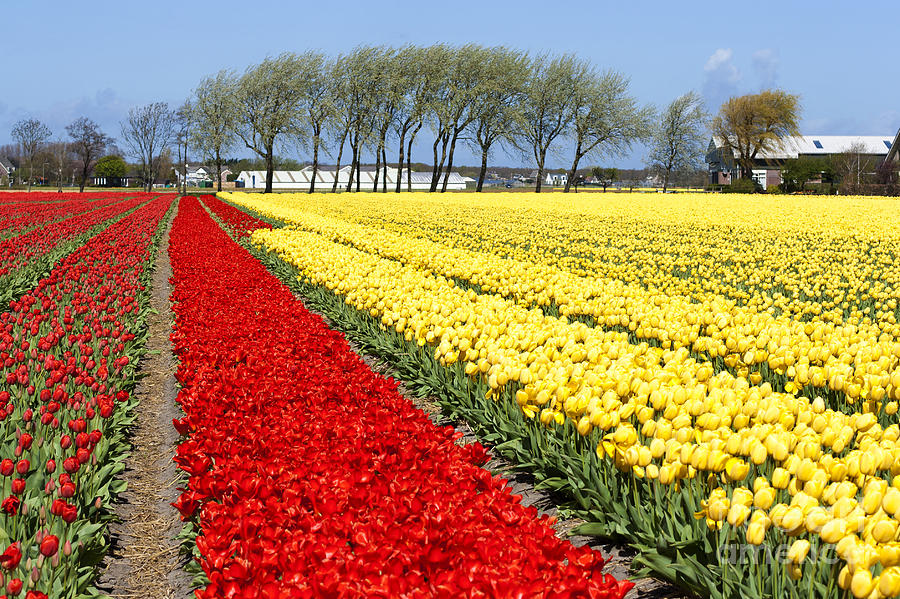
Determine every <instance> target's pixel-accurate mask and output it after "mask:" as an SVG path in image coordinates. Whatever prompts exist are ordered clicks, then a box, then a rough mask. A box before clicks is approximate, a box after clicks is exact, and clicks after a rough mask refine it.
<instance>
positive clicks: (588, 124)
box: [565, 64, 653, 192]
mask: <svg viewBox="0 0 900 599" xmlns="http://www.w3.org/2000/svg"><path fill="white" fill-rule="evenodd" d="M576 73H577V76H578V77H579V79H580V80H581V81H580V82H579V84H578V85H577V86H576V88H575V94H574V96H573V105H572V137H573V139H574V141H575V158H574V159H573V161H572V167H571V168H570V169H569V173H568V178H567V180H566V186H565V191H566V192H568V191H569V187H570V186H571V184H572V182H573V181H574V180H575V175H576V173H577V171H578V163H579V162H580V161H581V159H582V158H584V157H585V156H587V155H589V154H597V153H599V154H603V155H605V156H607V157H614V156H621V155H622V154H624V153H625V152H626V151H627V150H629V149H630V148H631V144H632V143H633V142H634V141H635V140H639V139H645V138H646V137H648V136H649V134H650V129H651V122H652V118H653V109H652V108H650V107H646V108H641V107H639V106H638V104H637V101H636V100H635V99H634V98H633V97H631V96H630V95H628V79H627V78H626V77H624V76H623V75H621V74H619V73H616V72H614V71H607V72H605V73H603V74H602V75H600V76H597V75H596V74H594V73H593V71H592V69H591V68H590V66H589V65H587V64H583V65H581V66H580V67H577V68H576Z"/></svg>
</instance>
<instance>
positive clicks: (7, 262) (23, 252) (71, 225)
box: [0, 194, 153, 276]
mask: <svg viewBox="0 0 900 599" xmlns="http://www.w3.org/2000/svg"><path fill="white" fill-rule="evenodd" d="M137 195H138V197H136V198H133V199H129V200H124V201H120V202H117V203H114V204H112V205H109V206H105V207H103V208H99V209H97V210H92V211H90V212H86V213H84V214H79V215H78V216H73V217H70V218H66V219H64V220H60V221H57V222H54V223H51V224H48V225H46V226H43V227H39V228H36V229H33V230H31V231H29V232H28V233H25V234H24V235H18V236H16V237H10V238H8V239H4V240H3V241H0V276H3V275H5V274H7V273H8V272H11V271H13V270H15V269H17V268H19V267H21V266H23V265H25V264H27V263H28V261H29V260H31V259H33V258H35V257H36V256H41V255H43V254H45V253H46V252H48V251H49V250H51V249H52V248H53V247H55V246H56V245H57V244H59V243H62V242H64V241H66V240H67V239H72V238H74V237H77V236H78V235H81V234H82V233H86V232H87V231H88V230H90V229H91V227H93V226H95V225H98V224H100V223H102V222H104V221H106V220H109V219H110V218H112V217H114V216H116V215H117V214H121V213H123V212H126V211H128V210H131V209H132V208H135V207H136V206H139V205H140V204H142V203H144V202H146V201H148V200H149V199H150V198H152V197H153V195H150V194H137Z"/></svg>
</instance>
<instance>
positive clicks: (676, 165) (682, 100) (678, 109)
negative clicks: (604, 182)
mask: <svg viewBox="0 0 900 599" xmlns="http://www.w3.org/2000/svg"><path fill="white" fill-rule="evenodd" d="M707 118H708V116H707V114H706V111H705V110H704V109H703V98H701V97H700V95H699V94H697V93H696V92H693V91H691V92H688V93H686V94H684V95H683V96H679V97H678V98H675V99H674V100H673V101H672V103H671V104H669V105H668V106H667V107H666V109H665V110H664V111H663V113H662V115H660V119H659V121H658V123H657V124H656V126H655V127H654V128H653V136H652V145H651V147H650V156H649V159H648V166H649V167H650V169H651V170H652V171H653V172H654V173H655V174H657V175H659V176H661V177H662V179H663V192H665V191H666V190H667V189H668V188H669V182H670V180H671V178H672V173H673V172H680V171H692V170H696V169H697V168H699V166H700V159H701V157H702V156H703V152H704V150H705V144H704V141H705V139H706V138H705V137H704V123H705V122H706V119H707Z"/></svg>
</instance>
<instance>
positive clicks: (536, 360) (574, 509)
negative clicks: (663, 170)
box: [0, 192, 900, 599]
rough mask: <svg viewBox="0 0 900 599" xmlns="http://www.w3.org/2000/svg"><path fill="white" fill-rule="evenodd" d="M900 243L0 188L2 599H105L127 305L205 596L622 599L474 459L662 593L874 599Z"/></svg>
mask: <svg viewBox="0 0 900 599" xmlns="http://www.w3.org/2000/svg"><path fill="white" fill-rule="evenodd" d="M160 256H163V257H164V258H165V265H166V268H169V267H171V277H169V275H168V274H164V273H167V272H168V270H165V269H163V270H158V271H157V273H158V274H159V277H161V278H162V280H163V281H165V279H166V277H169V278H168V286H165V285H161V283H160V282H159V280H158V279H159V277H158V278H157V279H154V278H153V277H152V276H151V275H152V273H153V272H154V269H156V268H157V263H156V260H158V259H160V258H159V257H160ZM898 256H900V204H898V202H897V201H895V200H891V199H885V198H867V197H810V196H803V197H795V196H762V195H760V196H738V195H729V196H723V195H713V194H687V193H685V194H674V195H663V194H609V195H606V194H577V195H575V194H566V195H563V194H560V193H548V194H540V195H535V196H531V197H527V196H526V195H525V194H515V193H493V194H484V195H482V194H446V195H444V194H427V193H405V194H374V193H355V194H291V193H280V194H266V195H263V194H253V193H242V192H234V193H220V194H218V195H217V196H212V195H206V196H201V197H199V198H196V197H181V198H177V199H176V197H175V196H174V195H171V194H168V195H166V194H148V193H140V192H133V193H123V192H116V193H97V194H90V193H85V194H51V193H30V194H29V193H3V194H0V302H2V305H0V368H2V369H0V377H2V380H0V519H2V522H3V525H2V526H0V599H2V598H4V597H20V596H21V597H26V598H27V599H42V598H48V597H53V598H56V597H66V598H80V597H93V596H97V595H102V594H103V593H104V591H103V590H102V589H99V588H98V587H97V584H98V580H99V577H100V575H101V573H102V572H103V571H104V568H105V566H104V564H106V563H108V562H109V561H110V560H114V559H116V557H115V555H113V554H114V553H115V552H112V553H111V552H110V547H111V546H112V545H113V543H114V539H112V538H111V536H110V535H111V532H110V528H109V524H110V522H112V521H114V520H116V519H117V518H118V517H119V516H118V515H117V514H118V512H117V508H116V501H117V497H119V496H120V495H121V494H122V493H123V491H124V490H125V489H126V486H127V485H128V482H127V478H128V471H127V468H128V464H129V461H128V460H129V452H130V451H131V445H130V435H131V434H132V433H131V431H132V430H133V428H132V427H133V426H134V423H135V421H136V419H138V417H139V416H140V415H141V409H142V405H141V402H140V401H139V399H138V398H140V397H142V395H141V393H143V391H140V392H139V391H138V390H139V389H142V388H141V387H140V385H141V380H142V377H143V374H141V373H140V371H139V368H140V365H141V363H142V358H143V357H144V356H145V355H155V353H156V352H153V353H152V354H147V351H148V350H147V347H146V345H147V342H148V337H149V336H150V333H149V331H150V328H149V327H148V322H150V321H149V320H148V319H150V318H156V320H153V321H152V322H153V323H158V322H160V319H161V318H162V317H161V316H159V315H158V314H157V313H156V312H155V311H154V310H151V309H150V303H149V298H150V295H151V287H152V291H153V292H154V293H158V292H159V290H160V289H163V290H165V295H162V296H159V295H154V296H153V297H154V298H157V297H162V298H163V301H164V302H165V297H167V296H168V297H169V299H170V302H171V306H172V311H171V316H167V317H166V318H165V327H164V328H165V329H166V330H171V335H170V341H171V351H172V353H173V355H174V361H173V364H174V365H177V370H176V369H175V366H173V367H172V370H171V371H170V372H174V375H172V374H171V373H170V374H169V376H170V377H171V376H174V378H173V379H172V380H173V381H177V396H176V391H173V392H172V394H171V395H170V396H169V398H170V399H169V400H168V402H169V404H172V403H173V402H177V405H178V406H179V407H178V410H179V412H178V413H179V414H180V417H178V418H175V420H174V421H173V422H172V423H171V426H172V427H173V428H172V429H169V430H173V431H177V433H173V434H177V435H178V438H179V440H178V443H177V446H176V445H174V444H173V446H172V448H171V450H172V451H171V453H170V454H169V455H170V456H174V462H175V464H177V466H178V469H179V472H180V473H181V474H180V476H181V479H180V480H179V481H177V482H178V485H177V486H178V490H177V491H173V495H172V498H175V497H177V499H175V500H174V502H173V503H172V505H171V513H172V518H173V519H180V521H182V522H183V526H184V528H183V531H182V534H181V535H180V536H179V537H178V539H177V540H173V543H176V544H177V545H178V546H180V547H181V550H182V551H183V552H184V553H183V555H184V561H185V562H186V566H185V568H186V569H188V570H189V571H190V573H191V574H193V575H194V584H195V587H196V588H195V590H194V591H193V592H194V595H195V596H196V597H198V598H200V599H212V598H218V597H228V598H248V599H249V598H256V597H259V598H268V597H309V598H312V597H384V598H389V597H457V596H463V597H548V598H550V597H553V598H563V597H573V598H574V597H595V598H610V599H614V598H620V597H624V596H626V594H628V593H629V592H631V593H632V594H629V595H628V596H629V597H630V596H633V594H634V593H635V592H637V591H638V589H637V588H635V590H634V591H632V588H634V587H633V584H632V583H631V582H629V581H626V580H622V579H619V578H617V577H614V576H612V575H610V574H609V573H607V572H606V570H605V568H606V566H607V561H606V558H605V556H604V555H603V554H602V553H601V552H600V551H598V550H596V549H592V548H590V547H589V546H580V547H579V546H575V545H573V544H572V543H571V542H570V541H569V540H566V539H565V538H563V537H561V536H560V534H559V533H557V532H556V531H555V530H554V525H555V518H551V517H549V516H547V515H541V514H540V513H539V512H538V510H537V509H536V508H535V507H533V506H526V504H525V503H523V499H522V497H521V496H519V495H515V494H513V492H512V491H511V487H510V486H509V485H508V484H507V481H506V480H504V479H503V478H501V477H500V476H497V475H495V474H493V473H492V472H491V471H490V470H487V469H485V466H487V465H488V460H489V459H490V458H491V457H492V456H494V457H500V458H503V459H505V460H506V461H507V462H508V463H510V464H511V465H512V467H514V468H517V469H518V470H520V471H522V472H524V473H527V474H528V475H530V476H531V477H533V480H534V481H535V486H536V487H537V488H538V489H546V490H547V491H548V492H549V493H550V494H551V495H550V496H551V497H552V498H553V501H554V502H555V503H556V504H557V505H558V507H559V510H560V514H561V515H562V516H564V517H565V518H576V519H578V523H579V524H578V526H577V528H575V530H574V532H575V533H576V534H578V535H581V536H588V537H595V538H598V539H603V540H605V541H611V542H614V543H618V544H620V545H625V546H628V547H630V548H631V549H632V550H633V552H634V558H633V561H632V564H631V566H632V576H634V577H638V578H640V577H644V576H653V577H656V578H660V579H664V580H667V581H670V582H671V583H673V584H674V585H676V586H678V587H679V588H680V589H681V591H680V592H683V593H684V594H685V595H686V596H698V597H715V598H723V599H724V598H731V597H750V598H763V597H772V598H782V597H796V598H800V597H817V598H835V599H838V598H843V597H850V596H852V597H858V598H862V597H873V598H883V597H894V596H898V595H900V419H898V415H897V413H898V407H900V324H898V317H900V311H898V310H900V308H898V305H897V302H898V296H900V293H898V292H897V291H896V288H897V286H898V285H900V266H898V263H900V262H898V260H897V257H898ZM154 301H157V300H154ZM154 305H155V306H159V304H154ZM154 314H157V315H156V316H154ZM169 320H172V322H169ZM153 326H154V327H156V326H158V325H156V324H154V325H153ZM154 330H157V331H158V330H160V329H158V328H156V329H154ZM152 339H154V340H156V339H157V336H156V335H153V336H152ZM358 354H362V357H361V356H360V355H358ZM364 357H365V360H364V359H363V358H364ZM373 360H374V362H377V363H378V364H380V366H379V372H375V371H373V370H372V368H371V367H370V366H369V364H370V363H373ZM382 371H383V372H386V373H388V374H389V375H390V377H389V376H386V375H385V374H382V373H381V372H382ZM391 377H392V378H391ZM400 383H402V385H401V384H400ZM172 385H173V387H174V386H175V383H172ZM413 396H418V397H422V398H428V401H430V402H432V403H436V404H438V405H439V407H440V408H441V410H442V412H443V413H444V415H445V416H446V417H447V418H449V419H450V420H451V421H454V422H462V421H464V422H466V423H467V425H468V427H470V429H471V430H473V431H474V433H475V434H476V435H477V437H478V438H479V440H480V442H475V443H469V444H463V443H462V442H461V441H460V438H461V436H462V434H461V433H459V432H456V431H455V430H454V428H453V427H450V426H438V425H436V424H434V423H433V422H432V420H431V419H429V417H428V416H427V415H426V414H425V413H424V412H423V411H422V410H420V409H418V408H417V407H416V404H415V403H413ZM173 398H174V399H173ZM163 426H165V427H168V426H169V419H168V417H166V419H165V421H164V423H163ZM482 443H483V445H482ZM166 459H167V460H168V459H169V458H166ZM168 463H169V464H171V463H172V462H171V461H168ZM175 486H176V485H173V486H172V487H171V488H173V489H174V488H175ZM128 488H132V487H128ZM165 501H166V502H168V501H172V499H167V500H165ZM165 506H166V508H167V509H169V507H170V506H169V504H168V503H165ZM180 525H181V524H179V526H180ZM162 529H163V527H160V530H162ZM126 539H127V537H126ZM176 549H177V547H176ZM152 557H153V556H150V555H148V556H147V558H148V560H149V559H151V558H152ZM113 596H131V595H126V594H121V593H120V594H115V593H113ZM637 596H640V595H639V594H638V595H637Z"/></svg>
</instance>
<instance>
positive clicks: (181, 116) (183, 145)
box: [173, 100, 194, 195]
mask: <svg viewBox="0 0 900 599" xmlns="http://www.w3.org/2000/svg"><path fill="white" fill-rule="evenodd" d="M174 116H175V122H174V135H173V137H174V139H173V142H174V143H175V156H176V158H177V159H178V166H176V167H175V172H176V174H177V173H178V172H179V170H181V177H180V179H181V193H182V194H184V195H187V175H188V172H187V171H188V148H189V146H190V144H191V131H192V129H193V127H194V124H193V121H194V108H193V106H192V105H191V101H190V100H185V101H184V104H182V105H181V106H179V107H178V110H176V111H175V115H174ZM176 179H178V177H176Z"/></svg>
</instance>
